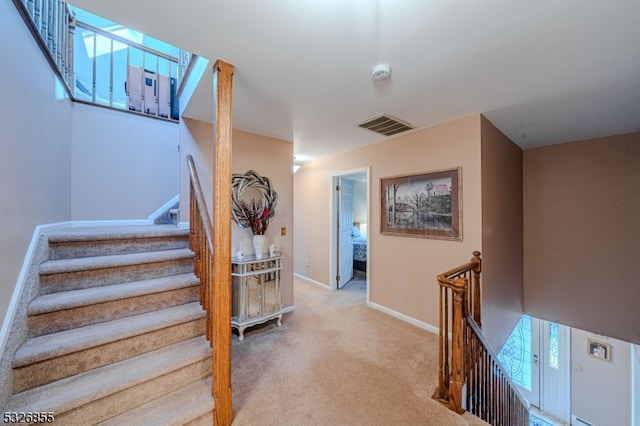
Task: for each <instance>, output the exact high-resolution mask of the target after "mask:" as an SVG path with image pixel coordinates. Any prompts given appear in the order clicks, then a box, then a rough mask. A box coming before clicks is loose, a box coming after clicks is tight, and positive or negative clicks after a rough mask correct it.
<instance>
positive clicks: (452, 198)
mask: <svg viewBox="0 0 640 426" xmlns="http://www.w3.org/2000/svg"><path fill="white" fill-rule="evenodd" d="M461 174H462V169H461V167H456V168H453V169H446V170H437V171H433V172H425V173H416V174H411V175H402V176H391V177H385V178H381V179H380V233H381V234H385V235H399V236H407V237H420V238H436V239H442V240H453V241H462V176H461Z"/></svg>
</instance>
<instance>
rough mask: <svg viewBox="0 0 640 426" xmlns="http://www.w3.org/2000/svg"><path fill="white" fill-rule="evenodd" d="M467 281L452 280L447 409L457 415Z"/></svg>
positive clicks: (461, 376) (459, 400)
mask: <svg viewBox="0 0 640 426" xmlns="http://www.w3.org/2000/svg"><path fill="white" fill-rule="evenodd" d="M467 285H468V280H467V279H466V278H459V279H456V280H454V287H453V288H452V290H453V318H452V322H453V324H452V326H451V334H452V337H451V343H452V348H451V379H450V382H449V409H450V410H452V411H455V412H456V413H458V414H462V413H464V409H463V408H462V389H463V387H464V348H463V346H464V324H463V321H464V319H463V314H464V310H463V306H464V303H465V291H466V289H467Z"/></svg>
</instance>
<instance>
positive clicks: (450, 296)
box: [433, 251, 530, 426]
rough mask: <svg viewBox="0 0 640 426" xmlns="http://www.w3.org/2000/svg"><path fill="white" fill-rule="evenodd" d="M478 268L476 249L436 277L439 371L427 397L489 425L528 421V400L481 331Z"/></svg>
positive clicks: (479, 270)
mask: <svg viewBox="0 0 640 426" xmlns="http://www.w3.org/2000/svg"><path fill="white" fill-rule="evenodd" d="M481 272H482V260H481V258H480V252H478V251H475V252H473V257H472V259H471V261H470V262H468V263H465V264H464V265H461V266H458V267H456V268H454V269H451V270H449V271H447V272H444V273H442V274H440V275H438V276H437V281H438V284H439V287H440V313H439V326H440V334H439V352H438V369H439V370H438V388H437V389H436V392H435V394H434V395H433V397H434V399H437V400H438V401H440V402H442V403H443V404H445V405H447V406H448V407H449V409H451V410H453V411H455V412H457V413H460V414H461V413H463V412H464V411H465V409H466V410H468V411H469V412H471V413H472V414H474V415H476V416H478V417H480V418H481V419H483V420H485V421H486V422H488V423H490V424H493V425H523V426H524V425H528V424H529V410H530V405H529V403H528V402H527V400H526V399H525V398H524V397H523V396H522V394H521V393H520V391H519V390H518V388H517V387H516V385H515V384H514V383H513V382H512V381H511V379H510V378H509V376H508V374H507V373H506V370H505V369H504V367H503V366H502V364H501V363H500V361H499V360H498V357H497V355H496V354H495V352H494V351H493V350H492V349H491V346H490V345H489V344H488V342H487V340H486V339H485V338H484V336H483V335H482V331H481V327H480V324H481V322H480V321H481V303H480V296H481V292H480V274H481ZM450 300H451V302H450ZM465 394H466V398H464V399H463V395H465Z"/></svg>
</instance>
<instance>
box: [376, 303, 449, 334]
mask: <svg viewBox="0 0 640 426" xmlns="http://www.w3.org/2000/svg"><path fill="white" fill-rule="evenodd" d="M367 306H369V307H371V308H373V309H376V310H378V311H380V312H384V313H385V314H387V315H391V316H392V317H394V318H398V319H399V320H401V321H404V322H408V323H409V324H411V325H414V326H416V327H418V328H421V329H423V330H426V331H428V332H430V333H433V334H440V329H439V328H438V327H434V326H433V325H431V324H428V323H426V322H423V321H419V320H417V319H415V318H413V317H410V316H408V315H405V314H402V313H400V312H398V311H394V310H393V309H389V308H387V307H385V306H382V305H378V304H377V303H373V302H369V303H367Z"/></svg>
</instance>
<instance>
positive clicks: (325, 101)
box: [70, 0, 640, 161]
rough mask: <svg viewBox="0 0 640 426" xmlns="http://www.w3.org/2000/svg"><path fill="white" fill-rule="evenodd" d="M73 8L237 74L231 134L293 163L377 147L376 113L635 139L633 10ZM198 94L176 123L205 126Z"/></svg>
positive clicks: (196, 3) (245, 1)
mask: <svg viewBox="0 0 640 426" xmlns="http://www.w3.org/2000/svg"><path fill="white" fill-rule="evenodd" d="M70 3H71V4H74V5H76V6H78V7H80V8H83V9H85V10H88V11H90V12H93V13H95V14H97V15H100V16H103V17H105V18H108V19H111V20H113V21H115V22H118V23H121V24H123V25H125V26H129V27H131V28H134V29H136V30H139V31H142V32H144V33H146V34H148V35H151V36H153V37H155V38H158V39H161V40H164V41H167V42H169V43H172V44H174V45H177V46H180V47H182V48H184V49H186V50H189V51H192V52H194V53H196V54H198V55H200V56H203V57H206V58H208V59H210V60H212V61H215V60H216V59H222V60H224V61H226V62H228V63H230V64H232V65H234V66H235V73H234V89H233V90H234V101H233V102H234V104H233V119H234V127H235V128H238V129H241V130H245V131H249V132H253V133H258V134H262V135H266V136H270V137H275V138H280V139H284V140H287V141H292V142H293V144H294V155H296V157H297V158H298V160H299V161H305V160H310V159H315V158H319V157H322V156H325V155H329V154H333V153H336V152H341V151H346V150H350V149H354V148H357V147H359V146H362V145H366V144H371V143H376V142H379V141H381V140H384V139H385V137H384V136H380V135H378V134H376V133H373V132H370V131H368V130H364V129H361V128H359V127H356V124H358V123H360V122H362V121H364V120H365V119H367V118H370V117H372V116H375V115H377V114H380V113H387V114H390V115H392V116H395V117H398V118H400V119H402V120H404V121H407V122H409V123H411V124H412V125H414V126H415V127H416V128H425V127H429V126H433V125H436V124H439V123H443V122H447V121H451V120H454V119H456V118H459V117H464V116H468V115H471V114H478V113H482V114H484V115H485V116H486V117H487V118H488V119H489V120H490V121H491V122H493V123H494V125H496V126H497V127H498V128H499V129H500V130H501V131H502V132H503V133H505V134H506V135H507V136H509V137H510V138H511V139H512V140H513V141H514V142H515V143H517V144H518V145H520V146H521V147H522V148H525V149H526V148H530V147H535V146H541V145H547V144H552V143H559V142H566V141H573V140H581V139H588V138H593V137H599V136H606V135H612V134H620V133H628V132H635V131H640V1H638V0H609V1H606V2H605V1H584V0H562V1H557V0H538V1H535V2H518V1H513V0H457V1H445V0H270V1H266V0H236V1H231V0H228V1H221V0H208V1H202V0H182V1H180V2H175V1H168V0H153V1H151V0H137V1H131V0H110V1H108V2H107V1H102V2H96V1H95V0H72V1H71V2H70ZM178 5H179V7H178ZM380 63H385V64H388V65H390V67H391V77H390V78H389V79H387V80H383V81H377V82H374V81H373V80H372V78H371V70H372V68H373V67H374V66H375V65H377V64H380ZM207 80H210V79H207ZM198 91H199V92H198V93H197V94H196V96H195V97H194V100H193V102H192V104H190V105H189V110H188V114H187V115H188V116H190V117H192V118H197V119H201V120H204V121H211V115H212V112H211V104H212V102H211V84H210V81H206V82H203V84H201V85H200V87H199V89H198Z"/></svg>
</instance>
